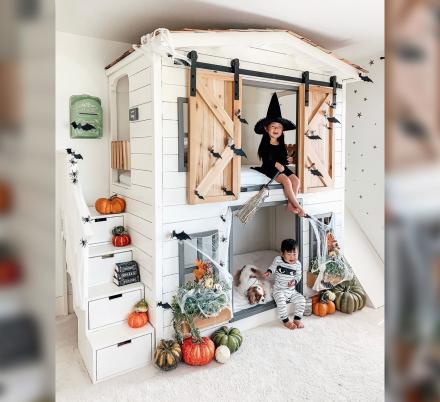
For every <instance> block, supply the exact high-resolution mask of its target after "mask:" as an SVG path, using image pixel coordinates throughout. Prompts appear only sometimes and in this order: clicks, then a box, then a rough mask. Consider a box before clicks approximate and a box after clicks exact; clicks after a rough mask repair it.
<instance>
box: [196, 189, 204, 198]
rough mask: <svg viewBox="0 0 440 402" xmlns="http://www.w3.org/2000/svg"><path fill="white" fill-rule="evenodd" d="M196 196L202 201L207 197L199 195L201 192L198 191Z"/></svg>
mask: <svg viewBox="0 0 440 402" xmlns="http://www.w3.org/2000/svg"><path fill="white" fill-rule="evenodd" d="M194 194H195V195H196V196H197V197H199V198H200V199H201V200H204V199H205V197H203V195H201V194H199V192H198V191H197V190H194Z"/></svg>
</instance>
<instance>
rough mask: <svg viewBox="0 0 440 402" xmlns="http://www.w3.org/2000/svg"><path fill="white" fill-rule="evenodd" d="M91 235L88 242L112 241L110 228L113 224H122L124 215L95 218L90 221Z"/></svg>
mask: <svg viewBox="0 0 440 402" xmlns="http://www.w3.org/2000/svg"><path fill="white" fill-rule="evenodd" d="M91 225H92V230H93V236H92V237H91V238H90V240H89V244H94V243H104V242H108V241H112V229H113V228H114V227H115V226H124V217H123V216H121V215H118V216H112V217H105V218H99V217H98V218H95V219H94V220H93V221H92V222H91Z"/></svg>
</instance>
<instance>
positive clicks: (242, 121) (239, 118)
mask: <svg viewBox="0 0 440 402" xmlns="http://www.w3.org/2000/svg"><path fill="white" fill-rule="evenodd" d="M235 115H236V116H237V117H238V120H240V123H242V124H249V123H248V122H247V120H246V119H245V118H244V117H242V115H241V110H240V109H238V110H237V111H236V112H235Z"/></svg>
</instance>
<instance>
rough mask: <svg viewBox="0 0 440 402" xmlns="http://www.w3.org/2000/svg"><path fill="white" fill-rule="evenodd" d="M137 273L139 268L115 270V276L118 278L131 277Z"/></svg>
mask: <svg viewBox="0 0 440 402" xmlns="http://www.w3.org/2000/svg"><path fill="white" fill-rule="evenodd" d="M136 275H139V270H138V269H134V270H133V271H127V272H116V275H115V276H116V277H117V278H118V279H126V278H131V277H133V276H136Z"/></svg>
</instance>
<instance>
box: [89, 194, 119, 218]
mask: <svg viewBox="0 0 440 402" xmlns="http://www.w3.org/2000/svg"><path fill="white" fill-rule="evenodd" d="M95 209H96V210H97V211H98V212H99V213H100V214H103V215H108V214H120V213H121V212H124V211H125V201H124V200H123V199H122V198H120V197H118V196H117V195H116V194H115V195H112V196H111V197H110V198H98V199H97V200H96V202H95Z"/></svg>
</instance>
